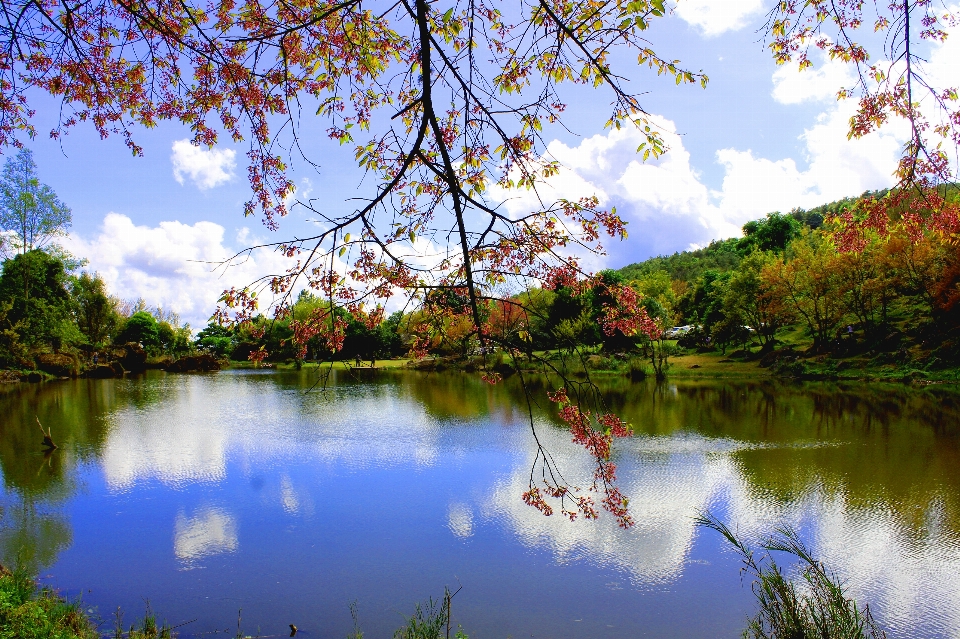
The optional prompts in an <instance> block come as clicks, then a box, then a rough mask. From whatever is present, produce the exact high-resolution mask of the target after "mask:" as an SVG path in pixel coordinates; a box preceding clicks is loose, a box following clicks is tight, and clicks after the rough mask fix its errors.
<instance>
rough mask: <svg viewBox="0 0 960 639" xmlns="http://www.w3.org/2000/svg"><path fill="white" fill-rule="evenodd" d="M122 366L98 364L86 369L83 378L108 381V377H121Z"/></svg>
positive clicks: (115, 363) (118, 364)
mask: <svg viewBox="0 0 960 639" xmlns="http://www.w3.org/2000/svg"><path fill="white" fill-rule="evenodd" d="M123 372H124V371H123V366H121V365H120V363H119V362H114V363H112V364H98V365H96V366H94V367H93V368H88V369H87V372H86V373H85V375H84V376H85V377H90V378H93V379H108V378H110V377H123Z"/></svg>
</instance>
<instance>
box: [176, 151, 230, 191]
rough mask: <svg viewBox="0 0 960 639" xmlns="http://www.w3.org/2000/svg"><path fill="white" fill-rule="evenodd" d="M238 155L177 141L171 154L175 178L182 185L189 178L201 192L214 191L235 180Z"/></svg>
mask: <svg viewBox="0 0 960 639" xmlns="http://www.w3.org/2000/svg"><path fill="white" fill-rule="evenodd" d="M236 155H237V154H236V151H234V150H232V149H205V148H202V147H199V146H194V145H193V144H191V143H190V141H189V140H177V141H176V142H174V143H173V153H171V154H170V162H171V163H173V177H174V178H175V179H176V180H177V182H179V183H180V184H183V183H184V180H185V179H186V178H189V179H190V180H191V181H192V182H193V183H194V184H195V185H196V186H197V188H199V189H201V190H206V189H212V188H213V187H215V186H220V185H221V184H224V183H226V182H229V181H230V180H231V179H232V178H233V176H234V173H233V170H234V169H235V168H236V166H237V162H236V159H235V158H236Z"/></svg>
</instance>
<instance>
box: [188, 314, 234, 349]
mask: <svg viewBox="0 0 960 639" xmlns="http://www.w3.org/2000/svg"><path fill="white" fill-rule="evenodd" d="M233 342H234V340H233V331H231V330H230V329H229V328H226V327H225V326H220V325H219V324H217V323H216V322H211V323H210V324H208V325H207V327H206V328H204V329H203V330H201V331H200V332H199V333H197V339H196V341H194V345H195V346H196V347H197V348H199V349H201V350H204V351H207V352H210V353H213V354H215V355H217V356H218V357H228V356H229V355H230V353H231V352H232V351H233V348H234V343H233Z"/></svg>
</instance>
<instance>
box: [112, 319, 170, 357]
mask: <svg viewBox="0 0 960 639" xmlns="http://www.w3.org/2000/svg"><path fill="white" fill-rule="evenodd" d="M114 341H116V343H118V344H126V343H127V342H139V343H140V344H142V345H143V347H144V348H145V349H147V350H155V349H157V348H159V347H160V331H159V327H158V326H157V319H156V318H155V317H154V316H153V315H151V314H150V313H148V312H146V311H138V312H136V313H134V314H133V315H131V316H130V318H129V319H128V320H127V321H126V323H125V324H124V325H123V329H122V330H121V331H120V333H119V334H118V335H117V338H116V340H114Z"/></svg>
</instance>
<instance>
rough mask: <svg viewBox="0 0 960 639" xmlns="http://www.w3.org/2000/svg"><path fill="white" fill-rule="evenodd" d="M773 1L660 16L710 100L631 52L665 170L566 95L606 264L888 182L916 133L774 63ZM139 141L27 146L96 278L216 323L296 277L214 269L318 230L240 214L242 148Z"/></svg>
mask: <svg viewBox="0 0 960 639" xmlns="http://www.w3.org/2000/svg"><path fill="white" fill-rule="evenodd" d="M770 4H771V3H770V0H680V1H679V2H678V3H677V4H676V5H674V8H673V11H672V13H671V15H669V16H668V17H667V18H665V19H663V20H660V21H659V22H657V23H655V25H654V28H652V29H651V30H650V34H651V35H650V39H651V42H652V43H653V44H654V48H655V49H656V50H657V51H658V53H660V55H661V56H663V57H666V58H677V59H680V60H681V62H682V63H683V64H684V65H685V66H686V67H688V68H692V69H693V70H702V71H704V72H705V73H707V75H709V77H710V82H709V84H708V85H707V87H706V89H702V88H699V86H696V87H694V86H692V85H688V86H682V87H678V86H676V85H675V84H674V82H673V81H672V79H668V78H666V77H664V76H661V77H657V76H656V74H655V73H653V72H651V71H650V70H649V69H646V68H645V67H643V68H641V67H637V65H636V64H635V58H634V57H633V56H632V55H631V56H630V57H629V58H623V59H622V60H620V64H621V67H620V70H621V73H622V74H623V75H625V76H626V77H627V78H628V79H629V86H630V88H631V89H632V90H634V91H636V92H640V93H642V94H643V95H642V98H641V102H642V104H643V106H644V108H645V109H646V111H647V112H648V113H650V114H651V117H652V118H653V119H654V121H655V122H657V123H658V124H659V125H660V126H661V127H662V129H663V131H664V132H665V138H666V142H667V144H668V146H669V152H668V153H667V154H666V155H664V156H662V157H661V158H660V159H659V160H657V161H650V162H646V163H644V162H642V161H641V158H640V157H639V156H638V155H637V154H636V148H637V146H638V144H639V142H640V141H641V140H640V139H639V135H638V133H637V132H636V131H632V130H628V129H621V130H619V131H607V130H604V128H603V125H604V122H605V121H606V119H607V117H608V115H609V101H610V95H609V94H608V93H606V92H603V91H593V90H589V89H578V90H575V91H571V92H570V93H569V96H568V97H567V98H566V99H567V102H568V105H569V106H568V109H567V114H566V115H567V119H566V123H567V125H568V127H569V128H570V131H567V130H564V129H562V128H559V127H556V128H553V129H545V135H546V137H547V139H552V142H550V144H549V146H548V151H549V153H550V154H551V155H552V156H553V157H555V158H557V159H558V160H560V161H561V163H562V164H563V166H564V168H563V169H562V171H561V174H560V176H558V177H557V178H556V179H554V180H553V181H552V182H551V184H550V185H548V187H547V195H549V192H550V190H551V189H552V190H554V191H555V192H556V195H558V196H563V197H579V196H581V195H591V194H594V195H597V196H598V197H599V198H600V201H601V204H602V205H603V206H616V207H617V212H618V214H619V215H620V216H621V217H622V218H623V219H624V220H625V221H626V222H627V223H628V226H627V229H628V232H629V237H628V239H627V240H625V241H624V242H621V243H618V244H616V245H614V246H609V247H607V248H608V255H607V256H605V257H604V258H602V259H600V260H597V261H595V263H594V264H592V265H593V266H596V267H613V268H616V267H620V266H624V265H626V264H630V263H633V262H638V261H641V260H644V259H646V258H648V257H651V256H654V255H659V254H670V253H673V252H675V251H681V250H685V249H688V248H692V247H696V246H702V245H705V244H707V243H709V242H710V241H711V240H713V239H721V238H726V237H733V236H737V235H739V234H740V227H741V226H742V225H743V224H744V223H745V222H746V221H748V220H751V219H756V218H758V217H762V216H763V215H764V214H766V213H768V212H771V211H783V212H786V211H789V210H791V209H793V208H795V207H804V208H809V207H813V206H816V205H818V204H822V203H826V202H829V201H832V200H835V199H838V198H842V197H847V196H856V195H859V194H861V193H862V192H863V191H865V190H871V189H879V188H884V187H888V186H891V185H892V173H893V171H894V169H895V167H896V161H897V158H898V155H899V152H900V149H901V144H902V141H903V127H902V126H899V125H897V124H894V125H892V126H890V127H888V128H885V129H884V130H882V131H881V132H880V133H876V134H872V135H870V136H868V137H867V138H864V139H860V140H854V141H850V140H848V139H847V135H846V134H847V126H848V125H847V123H848V120H849V117H850V115H851V114H852V113H853V109H854V108H855V104H854V103H853V101H843V102H838V101H837V100H836V98H835V96H836V91H837V89H838V88H840V87H841V86H843V85H844V84H849V82H850V76H849V74H850V70H849V69H847V68H845V67H844V66H842V65H840V64H839V63H833V62H829V61H826V60H822V59H821V60H817V59H815V60H814V61H815V62H816V63H817V65H816V68H815V69H814V70H807V71H804V72H798V71H797V70H796V68H795V66H783V67H777V66H776V65H775V64H774V62H773V60H772V58H771V56H770V54H769V52H768V51H767V50H766V48H765V43H764V41H763V32H762V26H763V23H764V21H765V14H766V12H767V10H768V9H769V6H768V5H770ZM956 59H960V38H954V39H948V40H947V42H946V43H945V44H944V45H941V46H938V47H936V48H935V49H934V50H932V52H931V54H930V59H929V63H930V68H931V70H932V72H934V73H935V74H936V73H939V74H941V75H943V76H951V75H953V74H956V73H957V71H955V70H954V69H953V67H954V66H956V65H955V64H953V63H952V62H951V61H952V60H956ZM954 84H956V82H954ZM35 106H36V108H37V111H38V113H37V120H36V122H37V125H38V126H37V128H38V130H39V131H46V130H49V129H50V128H52V126H53V124H54V123H55V119H56V117H57V112H56V109H57V106H58V105H57V104H56V103H54V102H52V101H48V102H43V101H42V100H38V101H37V102H36V103H35ZM305 131H307V133H308V135H307V136H306V138H305V139H304V144H305V145H307V146H308V147H309V148H311V149H313V150H314V152H313V156H314V157H317V158H319V159H320V163H319V164H320V166H319V169H318V170H315V171H314V170H311V171H306V170H304V167H302V166H298V165H297V164H294V165H293V177H294V179H295V182H296V183H297V185H298V195H299V196H301V197H304V196H306V197H310V198H316V200H317V201H319V202H322V203H324V205H325V206H329V207H332V208H341V207H349V208H352V205H351V204H350V203H349V198H351V197H355V196H356V195H357V193H358V189H362V188H363V187H362V185H360V184H359V180H360V177H361V176H360V173H359V172H358V170H357V169H356V167H355V163H354V160H353V152H352V148H351V147H350V146H345V147H338V146H337V145H336V143H335V142H331V141H329V140H327V139H326V136H325V135H323V134H322V127H320V126H319V125H317V126H316V127H314V126H310V127H306V128H305ZM135 137H136V140H137V142H138V143H139V144H140V145H142V146H143V148H144V151H145V154H144V156H143V157H132V156H131V154H130V152H129V150H128V149H127V148H126V147H125V146H124V145H123V142H122V140H121V139H120V138H117V137H114V138H109V139H107V140H100V138H99V136H98V135H97V134H96V133H95V132H94V131H93V130H92V129H90V128H84V127H78V128H76V129H74V130H72V131H71V132H70V133H69V135H67V136H65V137H64V138H62V139H61V140H58V141H54V140H50V139H46V138H44V136H42V135H38V137H37V139H36V140H34V141H32V142H31V143H30V148H31V149H32V150H33V151H34V158H35V160H36V162H37V165H38V167H39V174H40V179H41V181H42V182H44V183H46V184H48V185H50V186H51V187H53V189H54V190H55V191H56V192H57V194H58V195H59V196H60V198H61V200H63V201H64V202H65V203H66V204H68V205H69V206H70V207H71V208H72V211H73V227H72V229H71V233H70V236H69V237H67V238H65V239H64V240H63V242H62V243H63V245H64V246H65V247H66V248H67V249H68V250H70V251H71V252H73V253H74V254H75V255H77V256H79V257H83V258H86V259H87V260H88V264H87V266H86V270H89V271H96V272H98V273H100V274H101V276H102V277H103V278H104V279H105V281H106V283H107V285H108V288H109V289H110V291H111V292H112V293H113V294H115V295H117V296H119V297H121V298H124V299H130V300H133V299H136V298H143V299H144V300H145V301H146V302H147V304H148V305H150V306H151V307H155V306H160V307H162V308H164V309H166V310H171V311H174V312H176V313H178V314H179V315H180V317H181V318H182V319H183V320H184V321H188V322H189V323H190V324H191V325H192V326H193V327H194V328H198V327H202V326H204V325H206V323H207V319H208V318H209V317H210V315H211V314H212V312H213V310H214V307H215V306H216V302H217V299H218V297H219V295H220V293H221V291H222V290H223V289H225V288H227V287H230V286H243V285H245V284H248V283H250V282H251V281H252V280H255V279H256V278H257V277H260V276H262V275H265V274H268V273H277V272H281V271H282V270H283V269H284V268H285V260H284V259H283V258H281V257H280V256H278V255H277V254H275V253H271V252H269V251H264V250H261V251H258V252H255V253H253V254H252V255H251V256H249V257H248V258H247V259H245V260H243V261H241V262H240V263H239V264H236V265H235V266H233V267H231V268H229V269H223V268H219V269H218V268H215V266H216V263H218V262H220V261H222V260H224V259H226V258H229V257H230V256H231V255H233V254H234V253H236V252H237V251H240V250H242V249H244V248H246V247H248V246H251V245H253V244H257V243H260V242H264V241H277V240H280V239H285V238H289V237H290V236H292V235H296V234H304V233H310V232H311V229H315V228H316V227H315V226H313V225H312V222H311V221H310V218H309V216H308V215H305V214H304V213H301V212H298V211H294V212H293V213H291V215H289V216H288V217H287V218H285V219H284V220H283V221H282V223H281V229H280V231H279V232H276V233H274V232H271V231H269V230H268V229H267V228H266V227H265V226H263V225H262V224H261V223H260V221H259V219H257V218H253V217H250V218H245V217H244V216H243V203H244V202H245V201H246V200H247V199H248V198H249V186H248V183H247V180H246V166H245V160H246V158H245V152H246V147H245V146H243V144H239V145H232V144H229V143H222V144H219V145H218V146H217V147H215V148H214V149H211V150H207V149H205V148H198V147H194V146H192V145H191V144H190V143H189V142H188V139H189V137H190V132H189V131H188V130H187V129H186V128H184V127H182V126H179V125H175V124H172V123H165V124H162V125H160V126H158V127H157V128H155V129H151V130H141V131H139V132H137V134H136V136H135ZM529 205H530V203H529V202H527V201H525V200H524V199H523V198H522V197H518V198H515V199H513V200H510V201H509V202H508V204H507V206H508V209H509V210H511V211H512V212H519V211H523V210H524V208H525V207H527V208H529Z"/></svg>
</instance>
